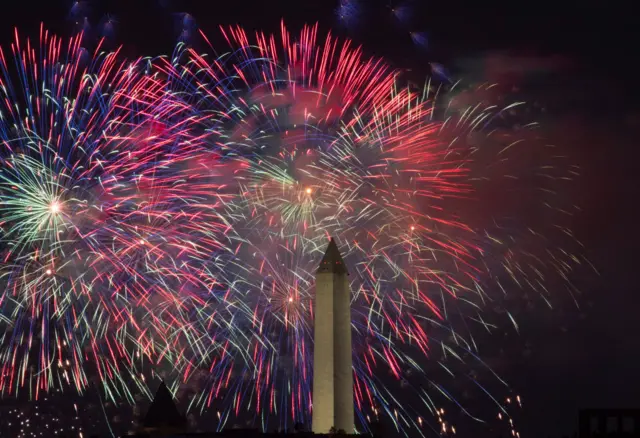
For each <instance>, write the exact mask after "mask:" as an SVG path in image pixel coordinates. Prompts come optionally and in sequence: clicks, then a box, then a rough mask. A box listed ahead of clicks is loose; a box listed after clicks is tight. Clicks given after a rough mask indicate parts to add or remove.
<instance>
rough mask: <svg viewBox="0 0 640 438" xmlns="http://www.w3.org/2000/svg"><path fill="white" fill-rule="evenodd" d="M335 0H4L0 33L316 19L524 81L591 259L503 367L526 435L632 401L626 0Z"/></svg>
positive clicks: (484, 76) (511, 346) (635, 389)
mask: <svg viewBox="0 0 640 438" xmlns="http://www.w3.org/2000/svg"><path fill="white" fill-rule="evenodd" d="M3 3H4V2H3ZM337 3H338V2H337V1H334V0H322V1H320V0H316V1H309V0H305V1H302V0H301V1H298V2H291V1H285V0H270V1H259V2H251V1H247V0H244V1H243V0H240V1H218V0H192V1H179V0H155V1H153V0H128V1H120V0H103V1H94V2H90V1H87V2H83V4H82V5H81V8H80V9H79V11H81V12H80V13H79V14H76V15H73V14H71V12H70V11H71V9H72V3H71V2H68V1H60V0H47V1H21V2H20V1H18V2H16V1H13V2H10V4H11V6H10V7H7V6H6V5H4V4H3V6H2V12H1V13H0V43H2V44H3V45H5V44H6V43H7V42H9V40H10V39H12V33H13V26H17V27H19V28H20V30H21V33H22V34H23V35H24V34H30V35H32V36H37V29H38V26H39V24H40V22H41V21H44V22H45V23H46V25H47V27H48V28H50V29H52V30H53V31H55V32H57V33H59V34H63V35H69V34H70V33H71V31H72V30H73V29H74V28H76V27H77V25H76V23H75V21H77V20H78V17H79V16H85V15H86V16H87V18H88V23H89V24H90V27H89V28H88V29H89V32H90V35H91V34H94V35H98V34H99V33H100V32H101V28H100V25H99V23H100V21H101V20H102V19H103V17H105V14H111V15H112V16H113V18H114V19H115V20H116V22H117V23H116V25H115V28H114V30H113V32H111V33H110V39H111V41H112V42H113V44H118V45H119V44H124V46H125V53H126V54H127V55H130V56H140V55H157V54H160V53H167V52H170V50H171V49H172V47H173V46H174V43H175V41H176V38H177V36H178V34H179V32H180V25H179V23H180V22H181V19H182V18H183V17H182V15H180V13H183V12H188V13H190V14H191V16H192V17H193V18H194V19H195V20H196V22H197V25H198V26H199V27H200V28H201V29H203V30H204V31H205V32H206V33H207V34H209V35H212V34H214V33H216V32H217V25H218V24H232V23H238V24H242V25H243V26H244V27H245V28H247V29H251V28H257V29H264V30H276V29H277V28H278V27H279V22H280V19H281V18H284V19H285V20H286V22H287V25H288V27H289V28H290V29H294V28H296V27H298V26H299V25H301V24H303V23H313V22H316V21H318V22H319V23H320V25H321V28H322V29H323V30H332V31H333V32H334V33H336V34H337V35H339V36H343V37H350V38H352V39H353V40H355V41H356V42H357V43H359V44H362V45H363V47H364V50H365V52H366V53H368V54H370V55H375V56H382V57H384V58H386V59H387V60H388V61H389V62H390V63H391V64H392V65H393V66H395V67H398V68H411V69H412V70H413V71H414V72H415V74H416V75H418V76H420V75H426V74H427V73H428V72H429V64H428V63H429V62H438V63H441V64H443V65H444V66H445V67H446V68H447V69H449V70H450V71H451V72H453V73H454V74H456V75H457V76H461V77H468V78H470V79H472V80H475V81H478V80H488V81H499V82H503V83H507V84H513V85H517V86H518V87H521V88H522V89H523V90H525V93H526V94H528V96H529V97H530V98H531V99H534V100H536V101H539V102H542V103H543V104H544V105H545V106H546V107H547V113H546V116H545V117H544V120H543V122H544V123H545V124H546V126H547V127H548V128H547V129H549V131H550V132H551V133H552V137H553V138H554V140H555V142H556V143H558V144H562V145H563V146H566V147H567V148H568V149H569V150H570V153H571V154H572V156H573V157H574V158H575V161H577V162H578V163H580V164H581V166H582V168H583V177H582V179H581V180H580V190H578V195H577V197H578V198H579V199H577V203H578V204H579V205H580V206H581V207H582V208H583V214H582V215H581V216H580V217H579V218H577V219H576V223H575V232H576V234H577V237H578V239H579V240H581V241H582V242H583V243H584V244H585V246H586V251H585V253H586V254H587V255H588V256H589V257H590V259H591V260H592V261H593V263H594V265H595V266H596V267H597V268H598V270H599V271H600V276H599V277H596V276H593V275H590V276H589V275H587V274H585V277H584V279H583V280H582V281H581V280H578V283H580V286H581V288H582V290H583V291H584V294H583V295H582V296H581V297H580V299H579V304H580V308H579V309H578V308H576V307H575V306H571V305H570V303H561V304H560V305H559V306H558V308H556V309H555V310H553V311H550V310H545V309H544V308H543V307H542V306H540V307H536V308H535V312H533V313H529V314H526V315H522V327H521V331H520V334H519V335H518V334H515V333H512V334H510V335H509V336H507V338H506V339H504V340H502V339H498V340H497V342H504V345H503V346H502V347H503V352H502V354H501V359H500V366H499V368H500V372H501V374H502V375H503V376H504V377H505V378H506V379H507V380H508V381H509V382H510V383H511V384H512V385H513V387H514V388H516V389H517V391H518V392H519V393H520V394H521V395H522V397H523V400H524V406H525V412H524V413H523V419H522V422H521V425H520V428H521V429H522V430H523V432H525V433H526V434H525V435H523V438H526V437H533V436H547V435H559V434H563V433H571V432H573V430H574V429H575V427H574V426H575V423H576V420H577V412H578V410H579V409H580V408H583V407H638V408H640V378H638V370H639V369H640V366H639V365H640V342H639V341H638V335H639V334H640V324H639V323H638V321H639V320H640V317H638V308H639V304H640V298H639V297H638V278H637V277H636V276H637V271H638V269H639V268H638V266H637V264H638V260H640V257H638V251H637V249H636V248H637V245H638V243H639V240H638V238H637V237H638V231H637V229H638V227H637V225H638V223H639V222H638V216H637V215H636V210H637V207H636V205H637V200H638V199H640V197H639V196H638V187H639V184H638V180H637V178H636V175H638V174H640V171H638V170H637V169H638V161H637V158H638V152H637V138H638V134H639V133H640V108H638V104H637V100H636V99H635V95H636V94H637V91H636V86H635V85H634V83H633V79H634V77H635V76H636V75H637V70H636V69H635V66H634V65H633V63H634V62H635V60H634V59H633V57H634V56H635V54H636V53H637V48H636V47H634V40H638V32H637V31H636V30H635V29H634V28H633V27H632V25H633V23H632V17H633V16H634V15H633V14H632V12H631V10H630V9H629V10H626V11H625V10H623V8H622V7H621V6H620V5H621V4H623V2H612V3H607V6H606V7H604V6H596V4H597V3H600V2H576V1H570V0H565V1H558V0H556V1H548V0H543V1H537V2H503V1H491V0H489V1H482V2H479V1H439V2H437V1H431V0H425V1H421V0H416V1H415V2H413V3H412V2H407V3H408V4H409V5H413V7H412V12H411V13H410V18H409V20H408V23H407V24H399V23H397V22H394V20H393V19H392V18H391V15H390V11H389V8H388V6H387V5H388V4H389V2H388V1H378V0H362V1H361V2H360V3H361V8H360V15H359V16H358V20H357V21H358V23H356V24H354V25H350V26H348V27H345V26H343V25H342V24H341V23H340V22H339V21H338V20H337V19H336V15H335V13H334V10H335V8H336V6H337ZM585 3H586V4H587V5H586V6H585ZM630 7H631V6H629V8H630ZM76 11H78V9H77V10H76ZM410 31H416V32H418V31H420V32H425V33H426V35H427V37H428V45H427V47H420V46H416V45H414V44H413V43H412V40H411V38H410V37H409V32H410ZM527 432H528V433H527Z"/></svg>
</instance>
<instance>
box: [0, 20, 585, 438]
mask: <svg viewBox="0 0 640 438" xmlns="http://www.w3.org/2000/svg"><path fill="white" fill-rule="evenodd" d="M317 32H318V31H317V27H305V28H304V29H303V30H302V32H301V33H300V35H299V36H293V35H291V34H290V33H289V32H288V31H287V30H286V29H285V28H284V25H283V27H282V29H281V32H280V35H277V36H276V35H266V34H261V33H257V34H255V35H254V36H249V35H248V34H247V33H246V32H245V31H243V30H242V29H241V28H235V27H234V28H224V29H222V35H223V37H224V39H225V40H226V43H227V45H228V49H226V51H224V53H222V54H218V55H214V56H212V55H206V54H201V53H200V52H198V51H196V50H194V49H192V48H191V47H189V46H186V45H184V44H180V45H179V46H178V47H177V49H176V51H175V53H174V54H173V56H171V57H170V58H168V57H161V58H158V59H152V60H149V59H141V60H137V61H135V62H123V61H119V56H118V53H112V54H106V55H105V54H102V53H101V51H100V49H99V48H98V49H97V50H95V53H94V54H90V53H87V52H86V51H84V50H83V49H82V48H81V47H80V44H81V37H76V38H73V39H71V40H70V41H69V42H65V41H62V40H60V39H57V38H55V37H53V36H51V35H49V34H47V33H46V31H44V30H43V31H42V33H41V37H40V42H39V46H38V47H31V45H30V43H29V42H26V43H21V42H20V39H19V38H18V37H17V36H16V41H15V42H14V43H13V44H12V46H11V55H9V53H5V52H2V54H1V55H2V73H3V76H2V78H1V79H0V81H1V85H2V89H1V92H2V98H1V100H2V102H1V111H2V117H3V119H2V124H0V132H1V138H2V151H1V154H0V157H1V158H2V168H1V173H0V202H2V210H1V212H0V221H1V222H0V225H1V226H2V245H3V246H2V252H3V253H2V254H3V265H2V271H1V273H2V279H3V280H2V281H3V287H4V289H5V290H4V293H3V294H2V296H1V297H0V318H1V319H0V324H1V325H2V327H3V329H4V332H3V334H2V338H0V347H1V350H0V366H1V367H2V371H1V374H0V388H1V389H2V392H3V393H4V394H7V393H17V392H18V391H20V390H22V389H26V390H28V391H30V392H32V393H34V396H37V394H38V393H39V392H41V391H46V390H49V389H51V388H53V387H57V386H60V385H62V386H64V385H65V384H67V385H69V384H73V385H74V386H76V387H77V389H78V391H83V390H84V389H85V388H86V387H87V386H88V385H89V384H90V381H91V378H92V376H95V379H96V381H99V382H100V383H101V384H102V386H103V387H104V390H105V392H106V393H107V394H109V395H110V396H111V397H112V398H114V399H115V398H117V397H123V396H124V397H125V398H131V393H130V392H129V391H130V389H129V388H131V386H132V385H135V386H138V387H139V389H140V390H141V391H143V392H148V390H147V387H146V384H145V379H144V375H145V370H149V369H153V370H156V371H157V370H164V371H162V372H161V371H157V372H161V374H162V375H163V377H164V378H165V379H169V378H173V379H174V380H173V388H174V389H176V388H177V387H178V386H179V385H181V384H184V383H185V382H186V383H189V382H190V383H191V385H192V386H194V387H197V392H196V393H195V395H193V396H192V397H191V398H190V407H191V409H200V410H205V409H215V410H217V412H218V418H219V422H218V426H217V427H219V428H223V427H224V426H225V425H226V424H227V423H228V421H229V420H230V419H232V418H235V417H240V416H243V417H245V418H246V417H247V416H248V417H249V418H250V420H251V421H252V422H254V423H255V424H257V425H259V426H260V427H262V428H263V429H267V428H268V427H269V422H275V423H276V424H278V425H280V426H284V427H288V426H291V425H293V424H294V423H308V422H310V418H311V416H310V410H311V409H312V407H311V382H312V373H313V369H312V363H313V361H312V354H313V344H312V332H313V330H312V327H313V305H312V302H313V295H314V275H315V270H316V269H317V265H318V262H319V260H320V258H321V257H322V253H323V251H324V249H325V247H326V245H327V242H328V239H329V236H333V237H334V238H336V240H337V242H338V243H339V245H340V247H341V251H342V252H343V256H344V259H345V262H346V263H347V265H348V266H349V269H350V272H351V288H352V292H353V298H352V304H351V307H352V319H353V327H352V329H353V342H354V375H355V379H354V382H355V384H354V392H355V399H356V412H357V415H358V423H359V426H358V428H359V430H366V429H369V428H370V424H371V423H373V422H376V421H378V420H379V419H380V418H388V419H390V420H391V421H392V422H393V424H394V425H395V427H396V428H397V429H398V430H399V431H403V432H405V433H409V432H408V431H409V430H412V429H414V428H415V429H417V430H419V431H420V433H421V434H427V432H430V431H434V432H438V433H439V432H441V431H444V432H447V433H450V432H455V429H454V426H453V425H452V424H451V423H450V422H449V421H448V420H445V419H444V409H443V406H445V407H446V406H451V408H452V409H453V408H455V409H457V410H458V411H460V412H462V413H464V414H466V415H468V416H469V417H471V418H475V419H478V420H480V418H479V417H480V414H477V413H475V412H473V411H472V410H471V407H469V406H466V405H464V403H463V400H461V399H460V400H459V397H458V396H457V395H456V391H458V392H461V391H460V390H459V389H456V387H457V386H459V385H460V382H465V384H464V387H465V390H464V391H465V392H468V391H473V390H475V391H476V392H477V393H478V394H480V395H482V396H483V397H486V399H487V400H488V401H490V402H491V403H492V404H493V406H494V408H493V412H494V413H495V409H498V410H499V411H500V418H505V419H510V417H509V415H510V414H509V411H508V409H507V404H506V403H503V402H501V401H498V400H497V399H496V398H494V396H492V395H491V393H490V392H489V390H488V388H489V387H494V388H495V387H497V388H498V390H499V391H503V392H505V391H507V392H508V391H509V389H508V387H507V386H506V383H504V382H503V381H502V380H501V379H500V378H499V377H498V376H497V374H495V373H494V372H493V371H492V370H491V369H490V368H489V367H488V366H487V365H486V364H485V363H484V362H483V361H482V360H481V359H480V358H479V353H478V350H479V347H478V345H477V344H476V341H475V339H474V332H476V331H484V332H490V331H493V330H494V329H496V328H497V324H498V323H499V321H500V318H494V319H495V320H496V321H498V322H490V320H491V319H492V317H491V314H495V313H496V312H495V311H492V310H494V309H496V308H498V309H500V312H498V313H505V314H506V315H507V316H508V318H506V319H507V320H510V321H512V322H513V325H514V326H515V328H516V329H517V325H516V321H515V319H514V317H513V316H512V315H511V313H509V312H508V309H506V308H505V307H504V306H503V302H504V300H505V296H509V295H511V294H520V295H524V294H532V295H536V296H539V297H541V299H542V300H544V301H545V302H547V303H549V305H550V303H551V299H552V297H551V294H550V290H551V288H554V289H556V288H558V286H559V285H562V288H563V289H566V290H568V291H569V292H570V293H573V292H574V291H575V290H574V287H573V286H572V284H571V282H570V275H571V272H572V270H573V269H574V268H575V267H576V266H577V265H579V264H581V263H586V261H584V259H582V258H581V256H579V255H573V254H572V253H571V252H570V251H569V248H572V247H576V243H575V241H574V240H573V238H572V235H571V232H570V230H569V229H568V228H567V227H566V226H564V225H563V224H562V218H563V217H567V216H570V215H571V214H572V213H573V211H572V210H571V208H573V207H570V208H569V207H566V206H565V205H563V202H562V201H563V197H562V196H561V195H560V193H561V186H562V185H563V184H566V183H568V182H569V181H570V180H571V178H572V177H573V176H575V175H576V174H577V169H576V168H574V167H572V166H570V165H569V164H568V163H566V162H565V159H564V158H563V157H562V156H560V154H559V153H556V152H555V150H554V148H552V147H551V146H548V145H546V144H545V143H544V141H542V140H541V139H539V138H538V135H537V133H536V130H535V128H536V125H535V124H530V125H523V126H520V127H519V128H518V129H515V128H514V127H513V125H514V124H515V123H516V122H514V120H518V119H519V113H518V111H519V109H520V108H521V107H522V106H523V105H524V104H523V103H519V102H512V103H509V104H507V105H505V104H502V105H498V104H496V103H495V102H493V101H492V99H490V98H488V97H487V96H491V94H490V93H489V91H490V90H491V89H492V86H490V85H484V86H481V87H478V88H476V89H473V90H465V91H464V92H460V93H457V94H455V93H453V92H452V90H451V89H449V90H446V91H447V93H443V94H446V95H447V96H450V95H454V96H455V98H454V99H448V98H446V96H445V97H439V96H438V94H439V93H441V92H444V90H440V89H439V88H438V87H437V86H435V85H432V84H430V83H427V84H426V85H425V87H423V88H419V89H418V88H416V87H405V86H400V85H398V84H399V83H400V81H399V78H398V74H397V72H395V71H394V70H393V69H390V68H389V67H388V66H387V65H386V64H385V63H384V62H382V61H379V60H375V59H368V58H366V57H365V56H364V55H363V54H362V52H361V51H360V49H358V48H354V47H352V46H351V45H350V43H348V42H347V43H342V42H340V41H337V40H336V39H334V38H332V37H331V36H328V37H326V38H325V39H324V40H321V39H320V38H319V37H318V35H317ZM202 38H203V40H204V41H205V42H206V43H209V39H208V38H207V36H206V35H204V34H202ZM211 48H212V49H213V47H211ZM447 99H448V100H447ZM469 99H470V102H465V101H466V100H469ZM445 101H446V102H445ZM443 102H445V103H446V105H442V103H443ZM523 157H524V158H523ZM527 157H529V158H531V159H527ZM532 157H533V158H535V160H534V159H533V158H532ZM532 162H533V164H532ZM564 201H565V203H566V200H564ZM569 205H570V204H569ZM557 236H562V237H563V239H566V241H567V242H569V243H568V244H567V245H564V243H563V244H562V246H559V245H558V244H559V243H560V242H562V240H561V239H559V238H558V237H557ZM503 319H504V318H503ZM163 364H170V367H164V368H163ZM480 381H482V384H481V383H480ZM448 382H449V383H448ZM500 387H502V388H500ZM401 392H402V395H400V393H401ZM458 395H459V394H458ZM502 399H503V397H502V396H500V400H502ZM400 400H402V402H401V401H400ZM406 400H412V402H407V401H406ZM517 400H518V404H519V401H520V399H519V397H518V399H517ZM429 414H431V415H432V416H433V417H434V421H430V420H427V419H425V415H429ZM512 423H513V422H512V421H511V426H510V427H513V425H512ZM512 430H513V431H514V432H513V433H514V434H515V433H516V432H515V430H514V429H512Z"/></svg>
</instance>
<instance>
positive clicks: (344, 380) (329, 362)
mask: <svg viewBox="0 0 640 438" xmlns="http://www.w3.org/2000/svg"><path fill="white" fill-rule="evenodd" d="M314 318H315V321H314V342H313V415H312V423H313V424H312V429H313V432H314V433H328V432H329V430H330V429H331V428H332V427H335V429H336V430H341V429H342V430H344V431H345V432H347V433H354V423H353V421H354V420H353V419H354V412H353V370H352V368H353V360H352V357H351V292H350V289H349V273H348V272H347V267H346V266H345V264H344V261H343V260H342V256H341V255H340V251H339V250H338V246H337V245H336V243H335V241H334V240H333V239H331V241H330V242H329V246H328V247H327V250H326V252H325V254H324V257H323V258H322V261H321V262H320V267H319V268H318V272H317V274H316V296H315V309H314Z"/></svg>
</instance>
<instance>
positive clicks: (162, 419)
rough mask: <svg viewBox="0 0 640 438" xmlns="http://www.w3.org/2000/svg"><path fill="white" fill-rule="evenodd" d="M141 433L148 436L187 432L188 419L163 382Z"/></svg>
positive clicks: (150, 407)
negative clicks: (180, 410) (182, 413)
mask: <svg viewBox="0 0 640 438" xmlns="http://www.w3.org/2000/svg"><path fill="white" fill-rule="evenodd" d="M141 432H142V433H141V435H142V436H144V435H148V436H167V437H169V436H179V435H180V434H184V433H186V432H187V420H186V418H185V417H183V416H182V415H181V414H180V412H179V411H178V408H177V407H176V404H175V403H174V402H173V396H172V395H171V392H170V391H169V388H167V385H165V384H164V382H162V383H161V384H160V387H159V388H158V391H157V392H156V395H155V397H154V398H153V402H152V403H151V406H149V410H148V411H147V415H146V416H145V418H144V422H143V424H142V431H141Z"/></svg>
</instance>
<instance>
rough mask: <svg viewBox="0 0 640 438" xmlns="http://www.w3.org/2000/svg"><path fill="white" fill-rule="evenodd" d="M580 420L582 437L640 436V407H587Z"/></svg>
mask: <svg viewBox="0 0 640 438" xmlns="http://www.w3.org/2000/svg"><path fill="white" fill-rule="evenodd" d="M578 422H579V436H580V438H597V437H631V436H633V437H639V436H640V409H585V410H582V411H580V414H579V420H578Z"/></svg>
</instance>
